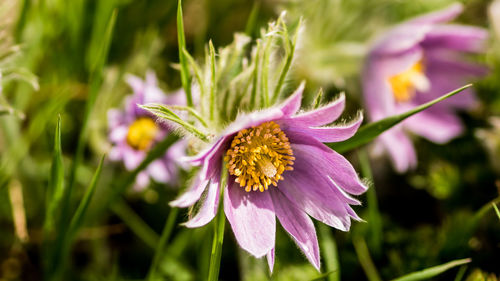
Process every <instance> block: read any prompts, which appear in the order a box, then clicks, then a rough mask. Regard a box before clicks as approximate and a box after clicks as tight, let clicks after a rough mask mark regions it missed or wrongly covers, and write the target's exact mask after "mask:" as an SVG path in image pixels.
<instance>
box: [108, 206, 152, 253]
mask: <svg viewBox="0 0 500 281" xmlns="http://www.w3.org/2000/svg"><path fill="white" fill-rule="evenodd" d="M111 209H112V211H113V212H114V213H115V214H116V215H117V216H118V217H120V219H121V220H123V222H125V224H126V225H127V226H128V227H130V229H131V230H132V232H134V233H135V235H137V237H139V238H140V239H141V240H142V241H143V242H144V243H145V244H146V245H148V246H149V247H151V248H152V249H156V247H157V245H158V239H159V238H158V234H156V232H155V231H154V230H152V229H151V228H150V227H149V225H147V224H146V223H145V222H144V221H143V220H142V219H141V217H139V216H138V215H137V214H136V213H135V212H134V210H132V208H130V207H129V206H128V205H127V203H125V201H123V200H117V201H116V202H115V203H114V204H113V205H112V207H111Z"/></svg>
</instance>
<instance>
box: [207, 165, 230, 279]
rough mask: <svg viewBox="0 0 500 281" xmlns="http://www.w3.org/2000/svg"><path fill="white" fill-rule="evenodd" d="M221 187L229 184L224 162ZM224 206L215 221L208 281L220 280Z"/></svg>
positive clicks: (219, 209)
mask: <svg viewBox="0 0 500 281" xmlns="http://www.w3.org/2000/svg"><path fill="white" fill-rule="evenodd" d="M222 162H223V163H222V175H221V182H220V184H221V186H225V184H226V183H227V177H228V172H227V168H226V162H225V161H222ZM223 195H224V188H221V189H220V195H219V198H224V196H223ZM222 208H223V207H222V204H220V203H219V206H218V211H217V212H218V213H217V215H216V216H215V219H214V237H213V240H212V252H211V255H210V267H209V269H208V279H207V280H208V281H217V280H219V271H220V260H221V256H222V243H223V242H224V227H225V224H226V216H225V215H224V211H223V210H222Z"/></svg>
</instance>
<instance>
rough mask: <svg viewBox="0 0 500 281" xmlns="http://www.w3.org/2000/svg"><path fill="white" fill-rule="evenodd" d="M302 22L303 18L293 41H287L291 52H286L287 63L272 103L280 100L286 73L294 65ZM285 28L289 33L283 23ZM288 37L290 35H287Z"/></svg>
mask: <svg viewBox="0 0 500 281" xmlns="http://www.w3.org/2000/svg"><path fill="white" fill-rule="evenodd" d="M301 23H302V19H301V20H300V21H299V25H298V26H297V30H296V31H295V35H294V37H293V41H290V40H287V41H288V42H285V44H289V52H287V54H286V60H285V64H284V65H283V68H282V69H281V73H280V77H279V79H278V83H277V84H276V87H275V88H274V92H273V96H272V100H271V102H272V103H275V102H276V101H277V100H278V97H279V95H280V92H281V88H282V87H283V84H284V83H285V78H286V75H287V74H288V71H289V70H290V67H291V66H292V62H293V57H294V54H295V46H296V45H297V38H298V37H299V31H300V25H301ZM283 28H284V30H285V32H286V34H288V30H287V29H286V25H285V24H283ZM286 37H287V38H288V36H286Z"/></svg>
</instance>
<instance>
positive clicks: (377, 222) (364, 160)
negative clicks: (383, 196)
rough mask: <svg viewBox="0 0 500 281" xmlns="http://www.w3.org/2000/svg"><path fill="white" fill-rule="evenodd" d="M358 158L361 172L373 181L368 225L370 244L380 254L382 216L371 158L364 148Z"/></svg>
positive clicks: (369, 198)
mask: <svg viewBox="0 0 500 281" xmlns="http://www.w3.org/2000/svg"><path fill="white" fill-rule="evenodd" d="M358 158H359V163H360V166H361V174H362V175H363V177H364V178H366V179H368V180H369V181H370V182H371V186H370V188H369V189H368V191H367V192H366V197H367V201H368V202H367V208H368V227H369V229H370V232H369V240H368V242H369V243H370V246H372V247H373V249H374V252H375V254H376V255H378V254H379V253H380V251H381V249H382V217H381V215H380V211H379V209H378V202H377V194H376V190H375V186H374V183H373V175H372V169H371V166H370V159H369V158H368V154H367V153H366V151H365V150H364V149H360V150H359V152H358Z"/></svg>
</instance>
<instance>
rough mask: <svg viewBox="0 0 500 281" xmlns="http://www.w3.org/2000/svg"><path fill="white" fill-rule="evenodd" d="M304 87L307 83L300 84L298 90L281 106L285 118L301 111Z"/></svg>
mask: <svg viewBox="0 0 500 281" xmlns="http://www.w3.org/2000/svg"><path fill="white" fill-rule="evenodd" d="M304 87H305V83H304V82H302V83H300V86H299V87H298V88H297V90H295V92H294V93H293V94H292V95H291V96H290V97H288V98H287V99H286V100H285V101H284V102H283V103H282V104H281V105H280V109H281V111H282V112H283V114H284V115H285V116H292V115H293V114H295V113H296V112H297V111H298V110H299V109H300V102H301V101H302V93H303V92H304Z"/></svg>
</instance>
